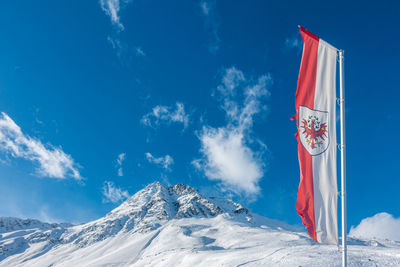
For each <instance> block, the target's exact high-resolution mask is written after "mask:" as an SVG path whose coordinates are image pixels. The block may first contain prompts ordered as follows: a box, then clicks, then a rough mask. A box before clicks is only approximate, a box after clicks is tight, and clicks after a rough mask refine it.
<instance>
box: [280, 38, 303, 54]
mask: <svg viewBox="0 0 400 267" xmlns="http://www.w3.org/2000/svg"><path fill="white" fill-rule="evenodd" d="M284 48H285V49H287V50H295V51H296V52H297V54H301V50H302V48H303V42H302V41H301V39H300V37H299V36H293V37H288V38H286V39H285V44H284Z"/></svg>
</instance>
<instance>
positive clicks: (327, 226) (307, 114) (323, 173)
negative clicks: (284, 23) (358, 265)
mask: <svg viewBox="0 0 400 267" xmlns="http://www.w3.org/2000/svg"><path fill="white" fill-rule="evenodd" d="M300 33H301V36H302V38H303V41H304V45H303V56H302V59H301V65H300V73H299V78H298V81H297V91H296V111H297V114H296V119H297V129H298V133H297V134H296V138H297V141H298V153H299V163H300V184H299V189H298V192H297V204H296V208H297V212H298V213H299V215H300V216H301V217H302V220H303V224H304V225H305V226H306V228H307V230H308V233H309V235H310V237H311V238H312V239H313V240H315V241H316V242H320V243H329V244H338V218H337V194H338V191H337V178H336V146H337V144H336V58H337V49H336V48H334V47H333V46H331V45H330V44H328V43H327V42H325V41H323V40H321V39H320V38H318V37H317V36H315V35H314V34H312V33H310V32H309V31H307V30H306V29H304V28H302V27H300Z"/></svg>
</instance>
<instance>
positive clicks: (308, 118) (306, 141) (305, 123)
mask: <svg viewBox="0 0 400 267" xmlns="http://www.w3.org/2000/svg"><path fill="white" fill-rule="evenodd" d="M328 118H329V116H328V112H326V111H318V110H313V109H310V108H308V107H305V106H299V135H300V141H301V144H302V145H303V147H304V148H305V149H306V150H307V152H308V153H309V154H310V155H311V156H316V155H319V154H322V153H324V152H325V150H326V149H327V148H328V146H329V134H328V133H329V131H328Z"/></svg>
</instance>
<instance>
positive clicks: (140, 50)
mask: <svg viewBox="0 0 400 267" xmlns="http://www.w3.org/2000/svg"><path fill="white" fill-rule="evenodd" d="M135 50H136V55H137V56H142V57H144V56H146V53H145V52H144V51H143V49H142V48H141V47H136V49H135Z"/></svg>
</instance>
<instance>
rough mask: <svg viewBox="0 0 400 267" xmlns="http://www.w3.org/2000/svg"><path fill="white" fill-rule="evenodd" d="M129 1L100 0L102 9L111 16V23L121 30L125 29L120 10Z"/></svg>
mask: <svg viewBox="0 0 400 267" xmlns="http://www.w3.org/2000/svg"><path fill="white" fill-rule="evenodd" d="M129 2H130V0H122V1H120V0H100V6H101V9H102V10H103V11H104V12H105V13H106V15H107V16H109V17H110V20H111V23H112V24H113V25H115V26H116V27H117V29H118V30H120V31H123V30H124V25H123V24H122V23H121V18H120V15H119V12H120V10H121V8H122V7H124V6H125V5H126V4H128V3H129Z"/></svg>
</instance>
